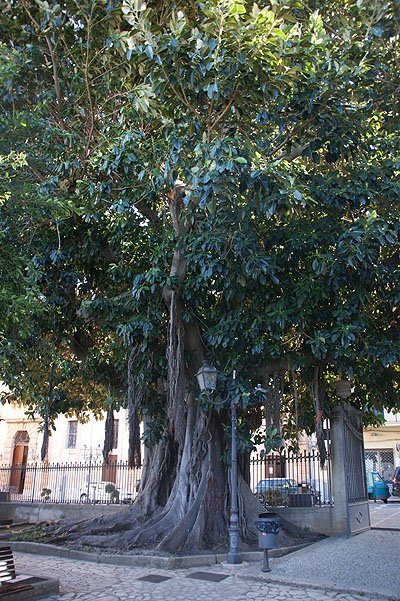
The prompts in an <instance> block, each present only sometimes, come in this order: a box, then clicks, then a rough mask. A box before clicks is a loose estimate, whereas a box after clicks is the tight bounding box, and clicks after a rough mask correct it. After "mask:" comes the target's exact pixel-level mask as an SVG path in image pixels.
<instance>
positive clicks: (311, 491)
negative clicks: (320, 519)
mask: <svg viewBox="0 0 400 601" xmlns="http://www.w3.org/2000/svg"><path fill="white" fill-rule="evenodd" d="M331 473H332V470H331V458H330V455H329V454H328V456H327V459H326V461H325V462H324V465H321V462H320V455H319V453H318V452H317V451H315V450H312V451H303V452H301V453H290V452H282V453H274V454H270V455H266V456H264V457H261V456H260V455H255V456H252V458H251V459H250V486H251V489H252V491H253V492H254V494H255V495H257V497H258V498H259V499H260V501H262V503H263V504H264V505H265V506H266V507H269V506H271V505H272V506H273V505H275V506H277V505H286V506H291V507H313V506H321V505H333V497H332V481H331V480H332V479H331Z"/></svg>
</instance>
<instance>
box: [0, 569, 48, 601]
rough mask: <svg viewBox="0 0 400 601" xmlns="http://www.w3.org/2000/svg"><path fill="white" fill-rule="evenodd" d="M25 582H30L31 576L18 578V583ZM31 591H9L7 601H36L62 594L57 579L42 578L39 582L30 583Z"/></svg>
mask: <svg viewBox="0 0 400 601" xmlns="http://www.w3.org/2000/svg"><path fill="white" fill-rule="evenodd" d="M24 580H27V582H29V576H25V575H23V576H22V578H18V582H21V583H23V582H24ZM29 584H30V585H31V586H32V588H31V589H29V590H27V591H24V590H20V591H18V590H17V591H15V592H12V591H7V601H34V599H43V598H45V597H48V596H49V595H58V594H59V593H60V582H59V580H56V579H55V578H41V579H40V581H38V582H29Z"/></svg>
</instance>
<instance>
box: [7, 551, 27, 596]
mask: <svg viewBox="0 0 400 601" xmlns="http://www.w3.org/2000/svg"><path fill="white" fill-rule="evenodd" d="M16 578H17V575H16V573H15V565H14V558H13V554H12V550H11V547H0V599H3V598H6V597H7V596H8V595H14V594H15V593H19V592H22V591H29V590H31V589H33V586H32V585H30V584H27V583H24V582H23V581H22V582H15V579H16Z"/></svg>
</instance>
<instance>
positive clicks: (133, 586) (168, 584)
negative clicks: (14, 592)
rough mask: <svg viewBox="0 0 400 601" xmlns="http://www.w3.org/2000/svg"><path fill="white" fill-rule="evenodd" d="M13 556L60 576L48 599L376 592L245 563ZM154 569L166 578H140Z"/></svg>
mask: <svg viewBox="0 0 400 601" xmlns="http://www.w3.org/2000/svg"><path fill="white" fill-rule="evenodd" d="M14 558H15V562H16V568H17V571H18V572H19V573H25V574H30V575H33V576H42V577H44V576H47V577H52V578H58V579H59V580H60V584H61V595H60V596H58V595H52V596H50V597H47V600H48V601H128V600H129V601H131V600H135V601H136V600H137V601H138V600H140V601H171V599H173V601H225V600H226V599H229V600H230V601H265V600H266V599H268V601H330V600H335V601H376V597H375V596H374V595H371V596H369V595H354V594H348V593H339V592H334V591H329V590H317V589H312V588H304V587H297V588H296V587H293V586H286V585H280V584H276V583H268V582H265V581H264V582H262V581H256V580H254V579H246V578H245V577H244V576H243V572H242V574H241V567H238V568H235V567H231V566H229V567H228V566H213V567H202V568H190V569H181V570H162V569H156V568H151V569H146V568H130V567H120V566H114V565H106V564H96V563H91V562H86V561H80V560H73V559H60V558H55V557H44V556H40V555H31V554H27V553H20V552H14ZM260 569H261V565H260ZM196 572H203V573H204V572H207V573H213V574H218V575H220V576H227V577H226V578H224V579H223V580H221V581H220V582H211V581H204V580H198V579H194V578H193V577H190V575H192V576H193V574H195V573H196ZM151 574H153V575H154V574H157V575H158V576H164V577H166V578H168V580H164V581H163V582H159V583H152V582H146V581H143V580H139V579H140V578H143V577H144V576H149V575H151Z"/></svg>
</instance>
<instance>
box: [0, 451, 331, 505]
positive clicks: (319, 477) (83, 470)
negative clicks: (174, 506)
mask: <svg viewBox="0 0 400 601" xmlns="http://www.w3.org/2000/svg"><path fill="white" fill-rule="evenodd" d="M141 474H142V468H141V467H137V468H130V467H128V463H127V462H124V461H119V462H110V463H109V464H104V463H103V462H102V461H88V462H83V463H38V462H37V463H27V464H18V465H13V466H10V465H0V493H3V494H0V499H1V498H2V497H3V498H4V494H6V495H7V498H8V499H10V500H11V501H18V502H32V503H33V502H43V503H45V502H49V503H51V502H52V503H83V502H86V503H94V502H97V503H120V504H124V503H131V502H132V501H133V500H134V499H135V497H136V495H137V493H138V490H139V485H140V478H141ZM250 487H251V490H252V491H253V492H254V494H256V495H257V496H258V497H259V498H260V500H261V501H262V502H263V503H264V504H265V505H266V506H271V505H272V506H273V505H289V506H293V507H298V506H300V507H301V506H320V505H331V504H332V493H331V491H332V487H331V461H330V457H329V455H328V458H327V460H326V462H325V464H324V466H321V464H320V457H319V454H318V453H317V452H316V451H314V450H313V451H310V452H308V451H305V452H303V453H297V454H294V453H288V452H282V453H273V454H270V455H266V456H264V457H261V456H260V455H255V454H253V455H252V456H251V458H250Z"/></svg>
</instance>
